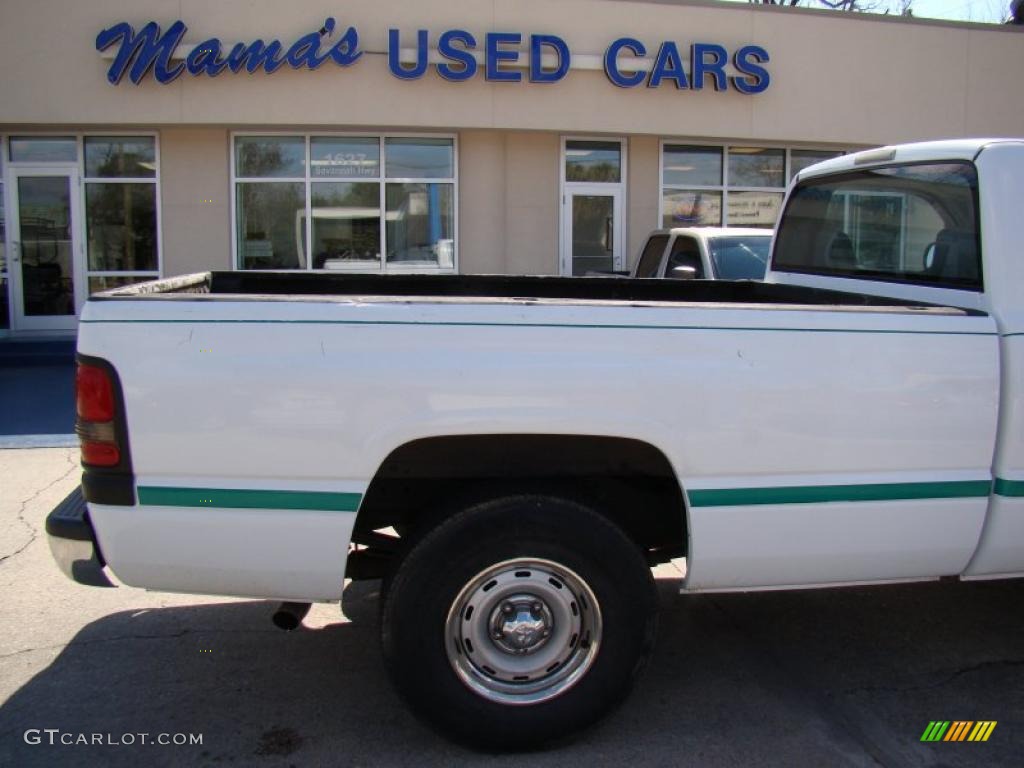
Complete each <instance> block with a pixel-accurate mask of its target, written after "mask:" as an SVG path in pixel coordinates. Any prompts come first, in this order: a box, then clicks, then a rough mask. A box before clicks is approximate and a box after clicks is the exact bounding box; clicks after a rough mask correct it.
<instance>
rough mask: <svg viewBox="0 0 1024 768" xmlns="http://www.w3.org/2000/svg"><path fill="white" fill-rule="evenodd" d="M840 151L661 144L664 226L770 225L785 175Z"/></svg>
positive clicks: (774, 217)
mask: <svg viewBox="0 0 1024 768" xmlns="http://www.w3.org/2000/svg"><path fill="white" fill-rule="evenodd" d="M838 154H839V153H838V152H835V151H830V150H812V149H784V148H773V147H753V146H750V147H744V146H698V145H687V144H675V143H664V144H662V153H661V168H662V174H661V219H662V226H664V227H682V226H713V227H718V226H726V227H765V228H767V227H774V226H775V223H776V219H777V218H778V213H779V208H780V207H781V204H782V199H783V195H784V192H785V187H786V184H787V180H788V179H790V178H792V176H793V175H794V174H795V173H797V172H798V171H799V170H801V169H803V168H805V167H807V166H808V165H810V164H812V163H816V162H819V161H820V160H823V159H825V158H828V157H835V156H837V155H838Z"/></svg>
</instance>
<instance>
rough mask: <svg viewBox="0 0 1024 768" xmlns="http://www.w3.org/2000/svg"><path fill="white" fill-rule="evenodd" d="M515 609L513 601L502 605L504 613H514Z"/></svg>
mask: <svg viewBox="0 0 1024 768" xmlns="http://www.w3.org/2000/svg"><path fill="white" fill-rule="evenodd" d="M513 610H515V609H514V608H513V607H512V603H505V604H504V605H503V606H501V612H502V613H505V614H509V613H512V611H513Z"/></svg>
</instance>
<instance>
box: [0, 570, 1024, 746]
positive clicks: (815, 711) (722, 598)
mask: <svg viewBox="0 0 1024 768" xmlns="http://www.w3.org/2000/svg"><path fill="white" fill-rule="evenodd" d="M658 588H659V592H660V597H661V602H662V616H661V626H660V630H659V638H658V645H657V648H656V650H655V653H654V656H653V658H652V660H651V664H650V666H649V668H648V670H647V672H646V674H645V675H644V677H643V678H642V679H641V680H640V682H639V684H638V686H637V689H636V690H635V691H634V693H633V695H632V697H631V698H630V699H629V700H628V701H627V702H626V704H625V705H624V706H623V707H622V708H621V709H620V710H618V711H617V712H616V713H615V714H613V715H612V716H611V717H610V718H608V719H607V720H605V721H604V722H603V723H601V724H599V725H598V726H596V727H594V728H592V729H591V730H589V731H588V732H586V733H584V734H582V735H580V736H579V737H577V738H576V739H574V740H571V741H568V742H567V743H565V744H562V745H559V746H557V747H554V748H552V749H551V750H548V751H545V752H538V753H534V754H531V755H529V756H528V757H524V756H522V755H518V756H517V755H480V754H478V753H474V752H471V751H468V750H465V749H463V748H461V747H459V746H457V745H453V744H451V743H449V742H447V741H445V740H443V739H442V738H440V737H438V736H436V735H435V734H433V733H432V732H431V731H429V730H427V729H426V728H424V727H422V726H421V725H419V724H418V723H417V721H416V720H415V719H414V718H413V717H412V716H411V715H410V714H409V713H408V711H407V710H406V709H405V707H404V706H403V704H402V703H401V701H400V700H399V699H398V698H397V696H396V695H395V694H394V693H393V691H392V689H391V687H390V685H389V683H388V680H387V676H386V674H385V670H384V668H383V664H382V662H381V659H380V654H379V649H378V635H379V627H378V623H377V621H378V619H377V617H378V608H379V605H378V594H377V590H378V584H377V583H376V582H367V583H360V584H355V585H352V586H350V587H349V588H348V589H347V590H346V595H345V611H346V615H347V616H348V618H349V619H350V621H348V622H345V621H344V620H343V619H342V617H341V616H340V615H339V619H338V623H336V624H331V625H328V626H325V627H323V628H320V629H304V630H300V631H297V632H292V633H285V632H282V631H281V630H278V629H276V628H274V627H273V626H272V625H271V623H270V613H271V610H272V605H271V604H268V603H264V602H231V603H224V604H205V605H199V606H192V607H176V608H163V609H153V610H144V611H134V612H127V611H126V612H121V613H117V614H113V615H110V616H106V617H104V618H102V619H100V620H98V621H95V622H93V623H92V624H89V625H88V626H86V627H84V628H83V629H82V630H81V631H80V632H79V633H78V634H77V635H76V636H75V637H74V639H73V640H72V642H71V643H70V644H69V645H68V646H66V647H65V648H63V650H61V651H60V653H59V655H57V656H56V657H55V658H54V659H53V661H52V663H50V664H49V666H47V667H46V668H45V669H44V670H43V671H42V672H40V673H39V674H37V675H36V676H35V677H34V678H33V679H31V680H30V681H29V682H28V683H27V684H25V685H24V686H23V687H22V688H21V689H20V690H18V691H17V692H16V693H15V694H14V695H13V696H12V697H11V698H10V699H9V700H8V701H7V702H6V704H5V705H4V706H3V708H2V709H0V764H6V765H19V766H25V765H71V764H74V765H139V764H140V763H142V762H143V761H145V762H148V763H150V764H153V765H232V764H233V765H244V766H249V765H256V766H263V765H268V766H270V765H353V766H356V765H416V766H421V765H426V766H430V765H452V764H479V763H482V762H484V761H485V760H486V761H487V763H488V764H489V765H504V764H507V765H510V766H511V765H516V766H518V765H520V764H521V763H522V761H523V760H524V759H527V760H528V761H529V762H530V764H531V765H541V766H543V765H552V766H555V765H557V766H565V765H577V764H579V765H582V764H586V765H594V766H597V765H615V766H621V765H623V764H634V765H674V766H677V765H700V766H716V765H739V764H754V763H756V764H767V765H879V764H881V765H885V766H902V765H935V766H960V765H1014V764H1019V759H1020V756H1021V755H1022V754H1024V582H1021V581H1018V582H1011V581H1006V582H987V583H975V584H961V583H957V582H948V583H947V582H943V583H933V584H924V585H910V586H896V587H892V586H890V587H874V588H851V589H844V590H834V591H805V592H792V593H761V594H747V595H715V596H709V595H705V596H685V595H679V594H677V589H678V582H677V581H674V580H659V582H658ZM930 720H995V721H998V725H997V727H996V728H995V730H994V732H993V734H992V737H991V738H990V740H989V741H988V742H987V743H984V744H969V743H964V744H952V743H944V744H943V743H940V744H923V743H921V742H920V737H921V734H922V732H923V731H924V729H925V727H926V726H927V725H928V722H929V721H930ZM48 728H49V729H60V731H61V732H63V733H69V734H72V735H74V736H75V737H77V735H78V734H87V735H90V734H94V733H99V734H110V738H111V739H113V740H116V741H126V739H124V737H123V734H141V733H147V734H149V737H148V738H149V739H150V740H155V739H156V738H157V736H158V734H161V733H166V734H177V733H185V734H202V744H201V745H184V746H173V745H167V746H160V745H141V744H140V743H138V742H139V737H138V736H135V737H134V741H135V742H136V743H135V744H132V745H125V744H122V745H121V746H109V745H103V746H101V745H89V746H82V745H79V746H73V745H72V746H68V745H61V744H59V743H55V744H53V745H50V744H48V743H47V734H46V733H45V732H44V733H41V734H40V740H41V741H42V743H40V744H28V743H26V739H25V731H26V730H28V729H40V731H42V729H48Z"/></svg>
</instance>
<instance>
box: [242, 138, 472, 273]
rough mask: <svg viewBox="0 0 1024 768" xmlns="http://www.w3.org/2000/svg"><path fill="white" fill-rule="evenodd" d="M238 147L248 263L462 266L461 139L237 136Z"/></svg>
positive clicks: (248, 266)
mask: <svg viewBox="0 0 1024 768" xmlns="http://www.w3.org/2000/svg"><path fill="white" fill-rule="evenodd" d="M234 151H235V157H236V164H235V165H236V168H235V178H234V184H235V198H236V204H235V231H236V249H237V250H236V253H237V256H236V263H237V264H238V267H239V268H240V269H317V270H351V271H370V272H379V271H382V270H385V271H386V270H388V269H389V268H391V267H396V268H398V269H401V270H410V269H420V268H422V269H426V270H435V271H436V270H448V271H451V270H454V269H455V140H454V139H452V138H438V137H433V136H422V137H415V136H412V137H408V136H385V137H381V136H315V135H314V136H302V135H299V136H272V137H259V136H238V137H236V138H235V148H234ZM307 152H308V155H309V159H310V162H309V169H308V173H307V169H306V167H305V165H304V162H303V161H304V158H305V156H306V153H307ZM246 174H252V175H250V176H248V177H246ZM289 175H294V176H295V179H294V180H293V181H282V180H279V179H281V178H282V177H287V176H289ZM300 180H301V181H300ZM307 186H308V189H309V199H306V197H305V190H306V188H307ZM307 235H308V236H309V238H310V245H309V247H308V248H307V247H306V245H305V244H306V237H307ZM307 255H308V258H307Z"/></svg>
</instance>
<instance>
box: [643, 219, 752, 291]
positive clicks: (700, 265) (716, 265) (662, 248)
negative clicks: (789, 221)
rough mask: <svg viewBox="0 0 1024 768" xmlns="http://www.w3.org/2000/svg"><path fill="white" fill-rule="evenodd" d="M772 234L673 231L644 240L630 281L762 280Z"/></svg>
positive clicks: (692, 229)
mask: <svg viewBox="0 0 1024 768" xmlns="http://www.w3.org/2000/svg"><path fill="white" fill-rule="evenodd" d="M771 245H772V231H771V230H770V229H755V228H750V227H673V228H672V229H656V230H654V231H653V232H651V234H650V235H648V236H647V241H646V242H645V243H644V247H643V248H641V249H640V257H639V258H638V259H637V262H636V264H635V265H634V266H633V271H632V273H630V277H667V278H670V279H673V280H763V279H764V276H765V272H767V270H768V256H769V255H770V252H771Z"/></svg>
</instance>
